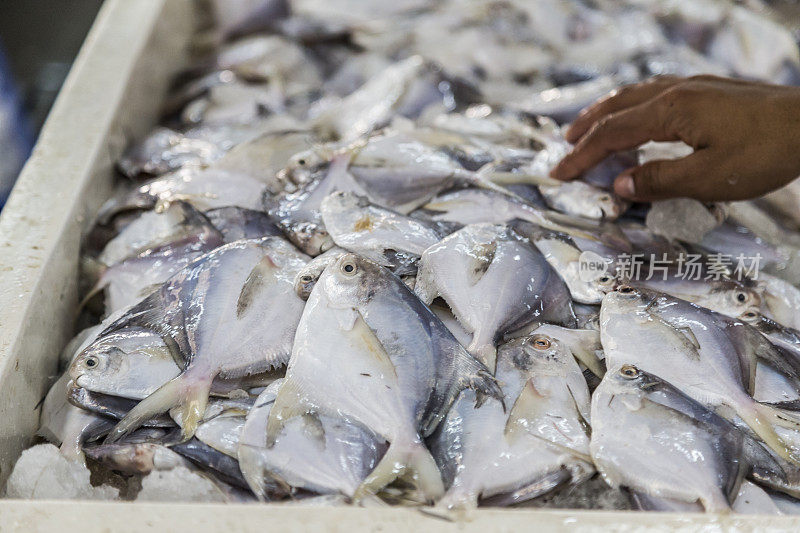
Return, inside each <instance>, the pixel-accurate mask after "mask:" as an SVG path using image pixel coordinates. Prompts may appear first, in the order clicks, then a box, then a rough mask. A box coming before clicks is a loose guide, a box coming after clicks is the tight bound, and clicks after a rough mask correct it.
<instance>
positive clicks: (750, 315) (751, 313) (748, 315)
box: [742, 311, 758, 318]
mask: <svg viewBox="0 0 800 533" xmlns="http://www.w3.org/2000/svg"><path fill="white" fill-rule="evenodd" d="M742 317H743V318H757V317H758V313H756V312H755V311H745V312H744V313H742Z"/></svg>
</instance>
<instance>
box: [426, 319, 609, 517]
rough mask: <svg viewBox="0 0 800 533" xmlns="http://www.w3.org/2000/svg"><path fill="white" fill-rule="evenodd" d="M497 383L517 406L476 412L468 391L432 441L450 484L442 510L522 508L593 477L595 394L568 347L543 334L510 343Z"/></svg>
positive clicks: (490, 403)
mask: <svg viewBox="0 0 800 533" xmlns="http://www.w3.org/2000/svg"><path fill="white" fill-rule="evenodd" d="M496 378H497V379H498V381H500V382H501V383H503V385H502V389H503V395H504V399H505V403H506V404H507V405H509V406H512V407H510V408H509V409H508V410H507V411H506V410H505V409H504V408H503V405H502V404H501V402H499V401H497V400H487V401H486V402H485V403H483V404H482V405H480V406H479V407H476V406H475V396H474V392H473V391H470V390H466V391H464V392H462V393H461V395H460V396H459V398H458V399H457V400H456V403H455V404H454V405H453V407H452V408H451V410H450V412H449V413H448V415H447V416H446V417H445V419H444V421H442V423H441V424H440V425H439V428H438V429H437V431H436V432H435V433H434V434H433V435H432V436H431V438H430V439H429V442H430V446H431V450H432V453H433V454H434V457H435V458H436V460H437V462H438V464H439V465H440V468H441V470H442V472H443V474H444V477H445V480H446V485H447V486H448V489H447V492H446V493H445V496H444V497H443V498H442V499H441V500H439V501H438V502H437V505H438V506H440V507H445V508H454V507H467V508H470V507H476V506H477V504H478V501H479V499H488V498H492V501H494V502H497V501H502V502H504V503H519V502H521V501H525V500H527V499H531V498H535V497H538V496H541V495H543V494H546V493H547V492H549V491H550V490H553V489H554V488H556V487H559V486H562V485H565V484H570V483H572V484H579V483H581V482H583V481H585V480H587V479H588V478H590V477H591V476H592V475H593V474H594V466H593V465H592V462H591V459H590V458H589V435H590V428H589V420H590V413H589V402H590V397H589V390H588V388H587V386H586V382H585V381H584V379H583V374H582V373H581V370H580V368H579V367H578V364H577V362H576V361H575V359H574V358H573V355H572V353H571V351H570V350H569V348H568V347H567V346H566V344H564V343H562V342H561V341H560V340H559V339H558V338H555V337H551V336H550V335H547V334H544V333H540V332H539V331H536V332H534V333H533V334H532V335H531V336H529V337H524V338H519V339H514V340H512V341H510V342H508V343H506V344H503V345H502V346H501V347H500V348H499V349H498V353H497V372H496Z"/></svg>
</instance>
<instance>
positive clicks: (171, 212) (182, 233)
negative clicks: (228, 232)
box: [97, 200, 222, 266]
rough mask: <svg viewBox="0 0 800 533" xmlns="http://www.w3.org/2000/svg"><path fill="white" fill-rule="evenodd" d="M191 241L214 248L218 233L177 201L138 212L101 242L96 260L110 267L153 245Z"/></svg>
mask: <svg viewBox="0 0 800 533" xmlns="http://www.w3.org/2000/svg"><path fill="white" fill-rule="evenodd" d="M192 242H195V243H197V244H198V245H204V244H205V243H208V244H207V245H208V246H213V247H214V248H216V247H217V246H219V245H220V244H222V235H221V234H220V233H219V231H218V230H217V228H216V227H215V226H214V225H213V224H212V223H211V221H210V220H209V219H208V218H206V217H205V216H204V215H203V214H202V213H200V212H198V211H197V210H196V209H194V208H193V207H192V206H191V205H189V204H188V203H186V202H183V201H180V200H178V201H175V202H172V203H169V204H165V205H163V206H162V209H158V210H153V211H145V212H143V213H141V214H140V215H139V216H137V217H136V219H134V220H133V221H132V222H131V223H130V224H128V225H127V226H125V227H124V228H123V229H122V230H121V231H120V232H119V233H118V234H117V235H116V236H115V237H114V238H112V239H111V240H110V241H108V242H107V243H106V244H105V246H104V247H103V250H102V252H100V254H99V255H98V256H97V260H98V261H100V262H101V263H102V264H103V265H106V266H112V265H115V264H117V263H121V262H122V261H125V260H126V259H131V258H134V257H137V256H139V255H140V254H142V253H145V252H148V251H151V250H153V249H155V248H159V247H163V246H166V245H169V244H173V245H178V244H189V243H192Z"/></svg>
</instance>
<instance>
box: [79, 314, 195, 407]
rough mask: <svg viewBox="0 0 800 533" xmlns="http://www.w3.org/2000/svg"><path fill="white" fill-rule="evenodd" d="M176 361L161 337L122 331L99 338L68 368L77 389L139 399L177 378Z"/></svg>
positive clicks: (134, 330) (142, 330)
mask: <svg viewBox="0 0 800 533" xmlns="http://www.w3.org/2000/svg"><path fill="white" fill-rule="evenodd" d="M179 363H180V364H183V361H180V360H176V357H175V356H174V355H173V353H172V352H171V351H170V348H169V346H168V345H167V344H166V343H164V341H163V339H162V338H161V336H160V335H158V334H156V333H155V332H153V331H150V330H147V329H145V328H140V327H133V328H122V329H119V330H116V331H113V332H111V333H110V334H107V335H102V336H100V337H99V338H98V339H97V340H96V341H94V342H92V343H91V344H90V345H89V346H88V347H87V348H86V349H84V350H83V351H82V352H80V353H79V354H78V355H77V356H76V358H75V359H74V361H73V362H72V364H71V366H70V369H69V376H70V378H71V379H72V380H74V381H75V384H76V385H77V386H78V387H81V388H86V389H88V390H91V391H92V392H97V393H102V394H109V395H114V396H119V397H121V398H128V399H133V400H140V399H142V398H145V397H147V396H148V395H149V394H152V393H153V392H155V391H156V390H157V389H158V388H159V387H161V386H162V385H163V384H164V383H166V382H168V381H169V380H170V379H172V378H174V377H176V376H178V375H179V374H180V372H181V370H182V368H181V366H180V365H179Z"/></svg>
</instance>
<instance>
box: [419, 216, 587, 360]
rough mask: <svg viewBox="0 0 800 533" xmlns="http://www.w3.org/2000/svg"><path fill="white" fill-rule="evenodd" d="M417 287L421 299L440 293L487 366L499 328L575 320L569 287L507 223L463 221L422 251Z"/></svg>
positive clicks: (506, 329)
mask: <svg viewBox="0 0 800 533" xmlns="http://www.w3.org/2000/svg"><path fill="white" fill-rule="evenodd" d="M415 292H416V294H417V296H419V297H420V299H421V300H422V301H423V302H425V303H430V302H432V301H433V300H434V299H435V298H436V297H438V296H441V297H442V298H444V300H445V301H446V302H447V303H448V304H449V305H450V308H451V309H452V310H453V312H454V314H455V315H456V317H458V320H459V322H460V323H461V324H462V325H463V326H464V327H465V328H466V329H467V330H468V331H470V332H471V333H473V340H472V343H471V344H470V346H469V347H468V349H469V351H470V353H472V354H474V355H475V356H477V357H478V358H480V359H481V361H482V362H483V363H484V364H486V365H487V366H488V367H489V368H493V367H494V357H495V347H494V343H495V342H496V340H497V339H498V338H499V337H500V336H501V335H502V334H503V333H507V332H510V331H514V330H516V329H519V328H520V327H522V326H524V325H526V324H528V323H530V322H533V321H540V322H553V323H557V324H563V325H566V326H575V325H576V319H575V315H574V312H573V310H572V304H571V299H570V294H569V290H568V289H567V286H566V285H565V284H564V282H563V281H562V280H561V278H560V277H559V276H558V274H556V273H555V271H554V270H553V269H552V267H551V266H550V265H549V264H548V262H547V260H546V259H545V258H544V257H543V256H542V254H541V253H539V251H538V250H537V249H536V248H535V247H534V246H532V245H531V244H530V243H529V242H527V241H526V240H524V239H522V238H521V237H519V236H518V235H517V234H515V233H514V232H513V231H512V230H510V229H509V228H507V227H506V226H501V225H491V224H478V225H471V226H467V227H465V228H463V229H461V230H459V231H457V232H455V233H453V234H452V235H450V236H448V237H446V238H445V239H443V240H442V241H441V242H439V243H438V244H435V245H433V246H431V247H430V248H428V249H427V250H425V252H424V253H423V254H422V258H421V259H420V265H419V272H418V275H417V282H416V286H415Z"/></svg>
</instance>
